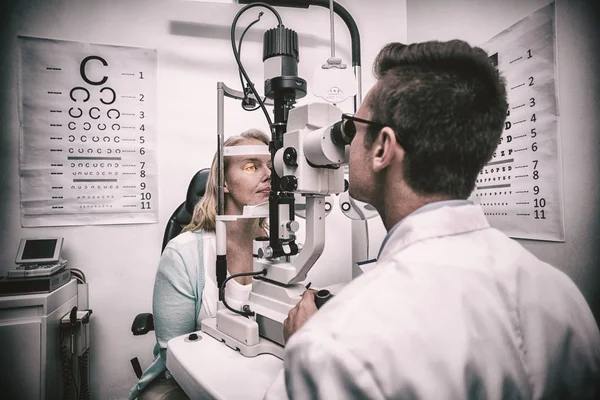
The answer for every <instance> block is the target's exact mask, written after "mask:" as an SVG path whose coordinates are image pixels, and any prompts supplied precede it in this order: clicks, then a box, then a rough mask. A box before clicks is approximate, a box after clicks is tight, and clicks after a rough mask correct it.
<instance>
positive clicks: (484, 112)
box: [365, 40, 508, 199]
mask: <svg viewBox="0 0 600 400" xmlns="http://www.w3.org/2000/svg"><path fill="white" fill-rule="evenodd" d="M374 72H375V76H376V77H377V78H378V82H377V84H376V86H375V88H374V90H372V91H371V94H370V95H369V97H368V99H367V102H368V103H367V104H366V105H367V106H368V107H369V108H370V111H371V119H372V120H373V121H376V122H380V123H382V124H385V125H387V126H389V127H391V128H392V129H393V130H394V131H395V132H396V134H397V135H399V137H400V138H401V139H402V140H401V145H402V146H403V147H404V149H405V151H406V153H405V158H404V177H405V179H406V182H407V184H408V185H409V186H410V187H411V188H412V189H413V190H414V191H415V192H417V193H418V194H421V195H444V196H450V197H452V198H465V199H466V198H467V197H469V195H470V194H471V192H472V191H473V189H474V186H475V180H476V178H477V175H478V174H479V171H481V169H482V168H483V166H484V165H485V163H487V162H488V161H489V160H490V158H491V157H492V154H493V153H494V150H495V149H496V147H497V145H498V140H499V139H500V136H501V135H502V129H503V126H504V120H505V118H506V110H507V107H508V105H507V102H506V89H505V83H504V79H503V78H502V77H501V76H500V74H499V73H498V71H497V70H496V69H495V68H494V66H493V65H492V63H491V61H490V60H489V59H488V56H487V54H486V53H485V52H484V51H483V50H482V49H480V48H478V47H471V46H470V45H469V44H467V43H466V42H463V41H460V40H452V41H450V42H438V41H431V42H424V43H415V44H410V45H403V44H400V43H390V44H388V45H386V46H385V47H384V48H383V49H382V50H381V51H380V52H379V55H378V56H377V58H376V60H375V65H374ZM378 132H379V129H376V128H373V127H369V129H368V130H367V137H366V138H365V142H366V144H367V146H369V147H370V146H371V145H372V143H373V141H374V140H375V138H376V136H377V134H378Z"/></svg>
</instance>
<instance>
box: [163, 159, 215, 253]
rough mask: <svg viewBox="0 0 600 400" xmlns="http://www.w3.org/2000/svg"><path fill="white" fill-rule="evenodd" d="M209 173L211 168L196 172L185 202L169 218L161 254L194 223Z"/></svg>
mask: <svg viewBox="0 0 600 400" xmlns="http://www.w3.org/2000/svg"><path fill="white" fill-rule="evenodd" d="M209 172H210V169H209V168H204V169H201V170H200V171H198V172H196V175H194V177H193V178H192V180H191V181H190V185H189V186H188V190H187V195H186V197H185V201H184V202H183V203H181V204H180V205H179V207H177V208H176V209H175V211H173V214H171V218H169V222H167V226H166V228H165V234H164V236H163V243H162V249H161V252H162V251H163V250H164V249H165V247H166V246H167V243H169V240H171V239H173V238H174V237H175V236H177V235H179V234H180V233H181V231H182V229H183V228H184V227H185V226H186V225H187V224H189V223H190V222H191V221H192V215H193V214H194V207H195V206H196V203H198V202H199V201H200V199H202V196H204V192H205V191H206V183H207V182H208V174H209Z"/></svg>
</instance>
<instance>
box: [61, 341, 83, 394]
mask: <svg viewBox="0 0 600 400" xmlns="http://www.w3.org/2000/svg"><path fill="white" fill-rule="evenodd" d="M65 339H66V335H64V333H61V340H60V341H61V345H60V361H61V365H62V378H63V399H65V400H71V399H73V394H75V399H78V398H79V389H78V388H77V383H76V382H75V376H74V375H73V359H72V358H71V357H69V349H68V347H67V345H66V344H65Z"/></svg>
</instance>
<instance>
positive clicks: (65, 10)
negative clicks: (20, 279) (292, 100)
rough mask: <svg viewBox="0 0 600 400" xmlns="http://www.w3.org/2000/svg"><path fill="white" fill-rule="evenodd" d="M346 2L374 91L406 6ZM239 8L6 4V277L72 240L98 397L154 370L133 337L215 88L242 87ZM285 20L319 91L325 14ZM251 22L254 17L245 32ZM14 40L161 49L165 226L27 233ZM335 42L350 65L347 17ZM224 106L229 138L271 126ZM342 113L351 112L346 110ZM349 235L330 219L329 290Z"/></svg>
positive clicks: (251, 51) (258, 43)
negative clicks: (20, 257)
mask: <svg viewBox="0 0 600 400" xmlns="http://www.w3.org/2000/svg"><path fill="white" fill-rule="evenodd" d="M340 3H341V4H342V5H343V6H345V7H346V8H347V9H348V10H349V11H350V12H351V14H352V15H353V16H354V17H355V19H356V21H357V24H358V25H359V29H360V32H361V36H362V56H363V58H362V60H363V63H362V64H363V66H364V71H363V88H364V93H366V91H367V90H368V89H369V88H370V87H371V86H372V84H373V83H374V78H373V77H372V74H371V72H370V71H371V63H372V61H373V58H374V57H375V55H376V54H377V52H378V50H379V49H380V48H381V47H382V46H383V45H384V44H385V43H387V42H390V41H404V40H406V2H405V1H404V0H402V1H394V0H388V1H379V2H378V3H377V4H378V5H381V6H382V7H381V8H377V7H373V6H372V4H371V3H370V2H365V1H360V0H340ZM239 8H240V6H237V5H233V4H208V3H203V2H185V1H183V2H182V1H157V0H152V1H150V0H144V1H142V0H129V1H118V0H108V1H91V0H87V1H86V0H37V1H36V0H20V1H17V0H8V1H7V0H5V1H3V2H1V4H0V34H1V35H0V49H1V50H2V54H3V56H2V57H0V208H1V209H2V210H3V212H2V213H0V218H1V219H0V250H1V253H0V275H4V274H5V273H6V271H7V270H9V269H10V268H12V267H13V266H14V256H15V252H16V249H17V245H18V243H19V239H20V238H21V237H33V236H42V235H57V236H62V237H64V238H65V246H64V257H65V258H66V259H67V260H68V261H69V265H70V266H72V267H76V268H79V269H81V270H83V271H84V272H85V274H86V276H87V279H88V281H89V283H90V289H89V291H90V293H89V297H90V307H91V308H92V309H93V311H94V313H93V315H92V321H91V328H92V351H91V375H92V385H91V389H92V393H93V396H92V398H94V399H117V398H125V397H126V395H127V394H128V392H129V388H130V387H131V386H132V385H133V384H134V382H135V380H136V379H135V375H134V374H133V371H132V369H131V367H130V365H129V359H130V358H132V357H134V356H138V357H139V358H140V361H141V364H142V366H143V367H145V366H147V365H149V363H150V361H151V348H152V345H153V342H154V336H153V335H146V336H144V337H135V338H134V337H133V336H132V335H131V332H130V330H129V329H130V325H131V321H132V320H133V317H134V316H135V315H136V314H137V313H139V312H146V311H150V309H151V298H152V286H153V281H154V273H155V270H156V265H157V263H158V260H159V256H160V246H161V242H162V235H163V230H164V227H165V224H166V221H167V220H168V218H169V216H170V215H171V213H172V211H173V210H174V209H175V208H176V207H177V205H179V203H180V202H181V201H182V200H183V198H184V196H185V191H186V189H187V185H188V183H189V180H190V178H191V176H192V175H193V174H194V173H195V172H196V171H197V170H198V169H199V168H202V167H205V166H208V164H209V162H210V160H211V158H212V154H213V152H214V150H215V149H216V135H215V132H216V101H215V96H216V90H215V88H216V82H217V81H224V82H225V83H226V84H228V85H229V86H231V87H234V88H237V87H238V85H239V83H238V77H237V69H236V66H235V65H234V64H235V63H234V59H233V56H232V52H231V47H230V41H229V29H230V27H229V24H230V23H231V21H232V20H233V17H234V15H235V13H236V12H237V10H238V9H239ZM382 9H385V12H383V11H382ZM280 12H281V15H282V18H283V20H284V23H285V24H286V26H288V27H290V28H292V29H295V30H296V31H298V33H299V35H300V46H301V56H300V57H301V58H300V71H299V75H300V76H301V77H304V78H306V79H307V80H308V81H309V85H310V78H311V76H312V71H313V69H314V68H315V66H317V65H320V64H322V63H323V62H324V61H325V60H326V58H327V57H328V56H329V51H330V49H329V15H328V13H327V10H325V9H324V8H320V7H313V8H311V9H309V10H291V9H281V10H280ZM254 15H256V13H252V17H250V16H247V17H246V18H247V19H246V20H245V22H244V24H246V23H248V22H249V21H250V20H251V18H254ZM274 21H275V20H274V18H273V17H272V16H271V15H270V14H269V13H265V17H263V21H262V22H261V23H260V24H259V25H257V26H256V27H255V28H253V29H252V30H251V31H250V32H249V33H248V35H247V36H246V38H247V39H246V41H245V43H244V53H243V60H244V63H245V66H246V68H247V70H248V73H249V74H250V76H251V77H253V79H254V81H255V82H256V83H257V86H258V87H259V88H260V87H261V85H262V62H261V58H260V57H261V54H262V32H263V30H264V29H267V28H270V27H272V26H274ZM382 27H385V28H384V29H382ZM17 35H26V36H34V37H42V38H52V39H62V40H72V41H79V42H91V43H99V44H114V45H123V46H134V47H145V48H153V49H157V50H158V76H159V78H158V107H157V108H158V149H159V155H158V158H159V159H158V162H159V177H158V179H159V223H158V224H139V225H113V226H74V227H60V228H56V227H45V228H27V229H26V228H22V227H21V223H20V216H19V215H20V206H19V170H18V165H19V164H18V163H19V159H18V149H19V122H18V104H19V97H18V86H17V77H18V70H17V65H18V64H17V47H16V44H17V40H16V37H17ZM336 41H337V42H338V43H339V45H338V54H341V55H342V57H343V58H344V59H345V61H347V62H349V60H350V56H349V48H350V45H349V43H350V39H349V35H348V33H347V30H346V28H345V26H344V24H343V23H341V22H340V21H339V19H338V24H337V29H336ZM309 101H314V98H313V97H312V96H307V98H306V99H305V100H304V101H303V103H306V102H309ZM225 108H226V109H225V115H226V124H225V132H226V134H225V135H226V136H229V135H232V134H235V133H238V132H240V131H242V130H244V129H247V128H249V127H259V128H262V129H265V128H266V123H265V122H264V116H262V115H261V114H259V113H258V112H257V113H252V114H250V113H244V112H242V111H241V110H240V107H239V105H238V104H236V103H235V102H233V100H227V101H226V107H225ZM341 108H342V109H343V111H345V112H352V106H351V104H350V103H349V102H347V103H344V104H342V105H341ZM265 130H266V129H265ZM371 225H374V226H375V231H377V227H378V226H379V227H380V226H381V224H380V223H378V221H373V222H372V223H371ZM349 226H350V225H349V221H347V220H344V218H343V217H341V216H340V214H339V213H338V215H337V216H335V215H334V213H332V215H331V216H330V217H329V218H328V222H327V229H328V230H329V232H332V231H333V233H330V234H329V235H328V241H329V242H328V246H327V249H326V254H324V255H323V261H322V262H321V265H323V266H329V265H327V264H328V263H332V264H335V265H334V266H336V267H337V268H331V269H330V270H329V271H328V270H327V269H325V268H320V269H319V268H317V267H315V269H313V271H314V274H313V276H314V277H315V279H319V280H320V281H321V282H322V283H333V282H335V281H339V280H343V279H348V277H349V276H350V266H349V265H347V264H348V263H349V260H350V255H349V252H348V249H349V246H348V244H349V242H350V240H351V239H350V233H349V229H347V228H348V227H349ZM340 227H341V228H342V229H340ZM336 228H337V229H336ZM334 229H335V231H334ZM378 232H379V233H377V234H375V235H372V237H379V238H380V237H381V236H382V234H381V229H379V231H378ZM374 247H375V248H377V246H376V245H375V246H374ZM338 259H342V260H345V261H344V262H343V263H340V262H339V260H338ZM336 260H338V261H336ZM341 264H344V265H341ZM313 271H311V273H312V272H313ZM323 271H327V272H326V273H325V272H323Z"/></svg>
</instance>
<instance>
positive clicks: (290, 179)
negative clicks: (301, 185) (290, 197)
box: [279, 175, 298, 192]
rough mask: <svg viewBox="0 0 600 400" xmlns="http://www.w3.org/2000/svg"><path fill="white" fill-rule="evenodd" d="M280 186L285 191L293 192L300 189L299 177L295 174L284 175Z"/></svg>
mask: <svg viewBox="0 0 600 400" xmlns="http://www.w3.org/2000/svg"><path fill="white" fill-rule="evenodd" d="M279 186H280V187H281V190H283V191H284V192H293V191H294V190H296V189H298V178H296V177H295V176H294V175H286V176H283V177H281V180H280V181H279Z"/></svg>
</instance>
